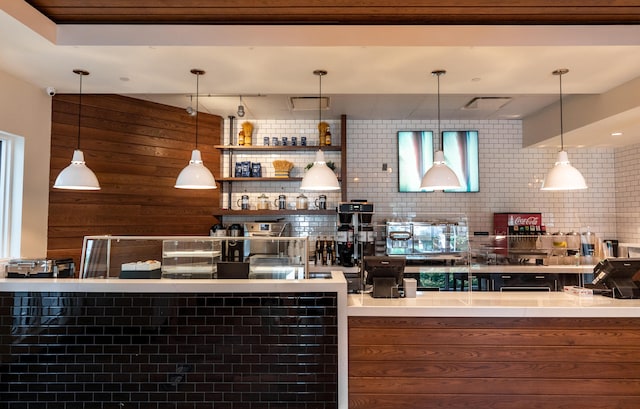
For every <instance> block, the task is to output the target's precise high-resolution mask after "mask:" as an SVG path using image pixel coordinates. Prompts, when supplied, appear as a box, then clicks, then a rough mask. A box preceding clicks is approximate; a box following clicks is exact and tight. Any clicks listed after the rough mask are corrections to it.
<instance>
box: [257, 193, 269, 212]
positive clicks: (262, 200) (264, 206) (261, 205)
mask: <svg viewBox="0 0 640 409" xmlns="http://www.w3.org/2000/svg"><path fill="white" fill-rule="evenodd" d="M269 203H270V202H269V197H268V196H267V195H265V194H264V193H263V194H261V195H260V196H258V210H269Z"/></svg>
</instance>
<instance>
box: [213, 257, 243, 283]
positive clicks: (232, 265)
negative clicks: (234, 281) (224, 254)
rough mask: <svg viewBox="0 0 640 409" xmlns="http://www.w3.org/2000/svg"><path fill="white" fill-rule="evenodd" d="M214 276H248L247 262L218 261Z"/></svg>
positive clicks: (227, 277)
mask: <svg viewBox="0 0 640 409" xmlns="http://www.w3.org/2000/svg"><path fill="white" fill-rule="evenodd" d="M216 278H220V279H229V278H249V263H243V262H241V261H218V263H217V273H216Z"/></svg>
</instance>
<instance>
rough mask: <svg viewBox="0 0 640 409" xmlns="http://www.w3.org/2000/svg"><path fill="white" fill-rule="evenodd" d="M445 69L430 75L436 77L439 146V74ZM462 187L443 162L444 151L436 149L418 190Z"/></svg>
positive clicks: (442, 141) (442, 145) (454, 174)
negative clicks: (431, 163) (431, 164)
mask: <svg viewBox="0 0 640 409" xmlns="http://www.w3.org/2000/svg"><path fill="white" fill-rule="evenodd" d="M446 73H447V72H446V71H445V70H435V71H432V72H431V75H433V76H435V77H437V78H438V135H440V146H441V147H444V138H443V136H442V134H441V132H440V76H442V75H444V74H446ZM460 187H462V184H461V183H460V180H459V179H458V176H457V175H456V173H455V172H454V171H453V169H451V168H450V167H449V166H447V164H446V163H445V162H444V152H443V151H436V153H435V154H434V157H433V166H431V168H429V170H427V171H426V172H425V174H424V175H423V176H422V181H421V182H420V190H447V189H458V188H460Z"/></svg>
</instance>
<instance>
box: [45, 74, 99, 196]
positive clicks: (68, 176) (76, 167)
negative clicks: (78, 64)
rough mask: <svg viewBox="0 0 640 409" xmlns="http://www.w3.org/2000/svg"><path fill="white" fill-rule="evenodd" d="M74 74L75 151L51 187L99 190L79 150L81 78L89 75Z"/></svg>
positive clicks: (93, 174) (94, 175)
mask: <svg viewBox="0 0 640 409" xmlns="http://www.w3.org/2000/svg"><path fill="white" fill-rule="evenodd" d="M73 73H74V74H78V76H79V77H80V90H79V93H78V142H77V149H76V150H74V151H73V157H72V158H71V164H70V165H69V166H67V167H66V168H64V169H62V171H61V172H60V173H59V174H58V177H57V178H56V181H55V182H54V184H53V187H54V188H56V189H67V190H100V183H98V178H97V177H96V174H95V173H93V171H92V170H91V169H89V168H88V167H87V164H86V163H85V161H84V153H82V151H81V150H80V129H81V126H80V125H81V119H82V77H83V76H85V75H89V72H88V71H85V70H81V69H75V70H73Z"/></svg>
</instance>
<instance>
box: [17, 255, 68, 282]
mask: <svg viewBox="0 0 640 409" xmlns="http://www.w3.org/2000/svg"><path fill="white" fill-rule="evenodd" d="M5 271H6V273H7V278H73V277H74V275H75V263H74V262H73V259H70V258H68V259H60V260H46V259H15V260H9V262H8V263H7V265H6V266H5Z"/></svg>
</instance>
